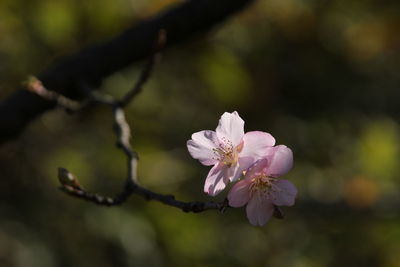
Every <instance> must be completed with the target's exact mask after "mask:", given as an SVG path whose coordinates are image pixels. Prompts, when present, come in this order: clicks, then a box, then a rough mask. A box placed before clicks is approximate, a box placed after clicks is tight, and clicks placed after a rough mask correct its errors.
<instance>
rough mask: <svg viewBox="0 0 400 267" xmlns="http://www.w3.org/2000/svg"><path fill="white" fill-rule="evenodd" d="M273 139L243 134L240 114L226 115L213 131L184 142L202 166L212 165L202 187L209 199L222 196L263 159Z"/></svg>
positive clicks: (273, 143)
mask: <svg viewBox="0 0 400 267" xmlns="http://www.w3.org/2000/svg"><path fill="white" fill-rule="evenodd" d="M274 145H275V139H274V138H273V137H272V136H271V135H270V134H269V133H265V132H259V131H253V132H248V133H246V134H245V133H244V121H243V120H242V118H240V117H239V114H238V113H237V112H236V111H234V112H232V113H227V112H225V113H224V114H223V115H222V116H221V119H220V120H219V124H218V127H217V129H216V131H215V132H214V131H209V130H206V131H200V132H197V133H194V134H193V135H192V139H191V140H189V141H187V147H188V150H189V153H190V155H192V157H193V158H195V159H198V160H199V161H200V162H201V163H202V164H203V165H207V166H211V165H214V166H213V167H212V168H211V170H210V172H209V173H208V176H207V178H206V182H205V185H204V192H206V193H207V194H209V195H211V196H215V195H217V194H218V193H219V192H221V191H222V190H223V189H224V188H225V187H226V185H227V184H228V183H229V182H233V181H236V180H238V179H239V178H240V176H241V175H242V174H243V171H246V170H247V169H248V168H249V167H250V166H251V165H252V164H254V162H255V161H257V160H258V159H260V158H262V157H264V156H265V155H266V153H267V152H268V149H269V148H272V147H273V146H274Z"/></svg>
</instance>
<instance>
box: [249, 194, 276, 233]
mask: <svg viewBox="0 0 400 267" xmlns="http://www.w3.org/2000/svg"><path fill="white" fill-rule="evenodd" d="M260 194H261V193H259V192H255V193H254V195H253V196H252V197H251V198H250V201H249V203H248V204H247V206H246V214H247V218H248V219H249V221H250V223H251V224H252V225H255V226H257V225H259V226H262V225H264V224H266V223H267V222H268V220H269V218H271V216H272V214H273V213H274V206H273V205H272V203H271V202H270V201H268V200H267V199H266V198H265V197H264V196H262V195H260Z"/></svg>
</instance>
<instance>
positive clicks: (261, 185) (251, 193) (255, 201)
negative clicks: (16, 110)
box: [228, 145, 297, 226]
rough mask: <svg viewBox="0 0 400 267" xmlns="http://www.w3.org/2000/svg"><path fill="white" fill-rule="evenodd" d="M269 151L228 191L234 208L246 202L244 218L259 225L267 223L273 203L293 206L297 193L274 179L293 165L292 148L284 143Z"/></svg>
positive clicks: (285, 183) (288, 185) (285, 172)
mask: <svg viewBox="0 0 400 267" xmlns="http://www.w3.org/2000/svg"><path fill="white" fill-rule="evenodd" d="M268 150H269V152H268V155H267V156H266V157H265V158H263V159H260V160H258V161H257V162H256V163H255V164H254V165H253V166H252V167H251V168H250V169H249V170H248V171H247V172H246V174H245V177H244V179H243V180H241V181H239V182H237V183H236V184H235V185H234V186H233V187H232V188H231V190H230V192H229V194H228V200H229V205H230V206H232V207H235V208H237V207H242V206H244V205H246V204H247V206H246V214H247V218H248V219H249V221H250V223H251V224H253V225H259V226H261V225H264V224H266V223H267V221H268V220H269V218H270V217H271V216H272V214H273V212H274V205H276V206H292V205H294V201H295V198H296V195H297V189H296V187H295V186H294V185H293V184H292V183H291V182H289V181H288V180H280V179H277V178H278V177H280V176H283V175H285V174H287V173H288V172H289V171H290V169H291V168H292V166H293V154H292V151H291V150H290V149H289V148H288V147H286V146H284V145H279V146H275V147H273V148H269V149H268Z"/></svg>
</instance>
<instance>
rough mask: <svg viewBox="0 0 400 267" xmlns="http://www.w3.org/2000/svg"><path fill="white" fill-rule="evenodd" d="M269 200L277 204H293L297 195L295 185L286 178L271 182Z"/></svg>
mask: <svg viewBox="0 0 400 267" xmlns="http://www.w3.org/2000/svg"><path fill="white" fill-rule="evenodd" d="M272 189H273V190H271V191H270V192H271V193H270V194H271V197H272V198H271V201H272V202H273V203H274V204H275V205H277V206H293V205H294V201H295V199H296V195H297V189H296V187H295V186H294V185H293V184H292V183H291V182H289V181H288V180H278V181H275V182H273V184H272Z"/></svg>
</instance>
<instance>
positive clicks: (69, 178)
mask: <svg viewBox="0 0 400 267" xmlns="http://www.w3.org/2000/svg"><path fill="white" fill-rule="evenodd" d="M58 180H59V181H60V183H61V184H62V185H64V186H70V187H73V188H74V189H79V190H82V186H81V185H80V184H79V182H78V180H77V179H76V177H75V175H73V174H72V173H70V172H69V171H68V170H67V169H65V168H58Z"/></svg>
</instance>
